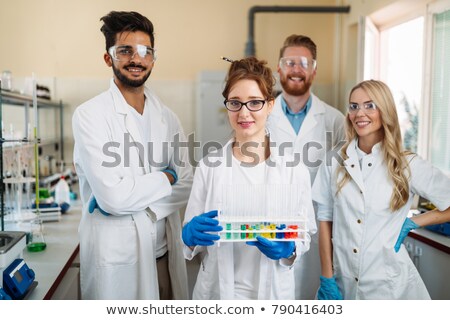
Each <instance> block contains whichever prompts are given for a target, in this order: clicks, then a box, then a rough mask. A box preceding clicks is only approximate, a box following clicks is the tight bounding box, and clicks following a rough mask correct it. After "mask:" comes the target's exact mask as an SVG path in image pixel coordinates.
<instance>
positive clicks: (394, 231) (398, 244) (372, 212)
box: [313, 80, 450, 299]
mask: <svg viewBox="0 0 450 320" xmlns="http://www.w3.org/2000/svg"><path fill="white" fill-rule="evenodd" d="M346 135H347V139H348V141H347V143H346V144H345V145H344V147H343V149H342V158H343V163H340V164H339V163H337V161H336V162H334V163H328V164H327V163H324V165H323V166H322V167H321V168H320V170H319V173H318V175H317V178H316V180H315V183H314V185H313V200H315V201H316V202H317V203H318V213H317V214H318V220H319V221H320V222H319V250H320V257H321V267H322V276H321V277H320V280H321V286H320V288H319V291H318V298H319V299H342V298H344V299H430V296H429V294H428V291H427V289H426V287H425V285H424V283H423V281H422V279H421V278H420V276H419V273H418V272H417V270H416V268H415V266H414V264H413V263H412V261H411V259H410V258H409V256H408V253H407V251H406V249H405V247H404V246H403V245H402V242H403V240H404V238H405V237H406V236H407V234H408V232H409V231H410V230H412V229H415V228H418V227H423V226H426V225H431V224H436V223H442V222H445V221H449V220H450V195H449V190H450V179H449V178H448V177H447V176H445V175H444V174H443V173H442V172H441V171H439V170H438V169H436V168H434V167H433V166H431V165H430V164H429V163H427V162H426V161H424V160H422V159H421V158H420V157H418V156H417V155H415V154H412V153H409V152H406V151H404V150H403V148H402V142H401V134H400V127H399V123H398V117H397V111H396V107H395V103H394V100H393V97H392V94H391V92H390V90H389V88H388V87H387V86H386V85H385V84H384V83H383V82H381V81H375V80H369V81H364V82H361V83H359V84H358V85H356V86H355V87H354V88H353V89H352V90H351V92H350V99H349V107H348V114H347V118H346ZM414 194H418V195H421V196H423V197H425V198H427V199H429V200H430V201H432V202H433V203H434V204H435V206H436V207H437V208H438V210H433V211H430V212H427V213H424V214H422V215H420V216H415V217H413V218H412V219H409V218H407V214H408V211H409V209H410V207H411V202H412V200H413V195H414ZM439 210H440V211H439Z"/></svg>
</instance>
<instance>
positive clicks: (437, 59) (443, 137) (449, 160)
mask: <svg viewBox="0 0 450 320" xmlns="http://www.w3.org/2000/svg"><path fill="white" fill-rule="evenodd" d="M432 32H433V38H432V39H433V45H432V52H431V61H432V62H431V65H432V66H431V68H432V69H431V70H432V72H431V90H430V91H431V92H430V105H431V119H430V120H431V121H430V122H431V123H430V139H429V150H430V151H429V152H430V160H431V162H432V163H433V164H434V165H435V166H436V167H438V168H439V169H441V170H443V171H445V172H448V173H450V9H449V10H447V11H444V12H441V13H436V14H433V28H432Z"/></svg>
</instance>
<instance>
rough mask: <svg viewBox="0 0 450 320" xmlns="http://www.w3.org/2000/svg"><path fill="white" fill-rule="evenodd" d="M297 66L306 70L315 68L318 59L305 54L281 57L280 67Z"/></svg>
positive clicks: (286, 68)
mask: <svg viewBox="0 0 450 320" xmlns="http://www.w3.org/2000/svg"><path fill="white" fill-rule="evenodd" d="M295 66H299V67H301V68H302V69H304V70H307V71H308V70H314V69H315V68H316V66H317V61H316V60H314V59H309V58H307V57H304V56H297V57H283V58H281V59H280V68H281V69H284V70H291V69H294V67H295Z"/></svg>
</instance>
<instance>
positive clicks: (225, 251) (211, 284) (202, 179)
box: [184, 141, 317, 300]
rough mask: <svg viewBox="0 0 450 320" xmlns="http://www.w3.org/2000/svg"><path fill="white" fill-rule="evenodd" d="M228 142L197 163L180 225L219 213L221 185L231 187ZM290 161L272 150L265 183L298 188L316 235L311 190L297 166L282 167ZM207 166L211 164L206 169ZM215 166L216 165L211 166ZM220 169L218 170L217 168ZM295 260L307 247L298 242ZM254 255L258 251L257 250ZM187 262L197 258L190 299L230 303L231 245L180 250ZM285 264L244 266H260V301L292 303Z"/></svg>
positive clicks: (291, 285) (290, 276) (289, 273)
mask: <svg viewBox="0 0 450 320" xmlns="http://www.w3.org/2000/svg"><path fill="white" fill-rule="evenodd" d="M231 146H232V143H231V141H230V142H228V144H226V145H225V146H224V148H223V149H221V151H220V152H221V153H222V154H220V152H219V154H218V156H217V157H215V156H212V155H208V156H206V157H205V158H204V159H202V161H201V162H200V163H199V167H198V168H197V170H196V172H195V176H194V183H193V185H192V191H191V195H190V197H189V202H188V206H187V208H186V216H185V221H184V223H187V222H189V221H190V220H191V219H192V218H193V217H194V216H196V215H199V214H202V213H204V212H209V211H211V210H218V209H220V202H221V199H222V194H221V190H222V188H221V186H224V185H230V184H232V181H233V180H232V171H233V169H232V166H231V163H232V159H231V157H232V155H231V153H232V151H231ZM287 159H289V158H288V157H279V156H277V155H276V150H271V156H270V160H271V161H272V162H274V163H276V166H272V167H268V169H267V170H266V178H265V181H266V182H267V183H268V184H287V183H292V184H298V185H299V186H300V188H301V190H304V192H303V194H302V196H303V197H302V201H303V203H304V204H305V206H306V208H307V213H308V219H309V220H308V228H309V232H310V233H315V232H316V231H317V227H316V221H315V216H314V209H313V206H312V200H311V194H310V192H311V185H310V183H309V173H308V170H307V169H306V168H305V167H304V166H303V165H302V164H301V163H300V164H298V165H297V166H289V165H287V164H286V161H289V160H287ZM208 162H209V164H207V163H208ZM211 164H216V165H211ZM217 164H220V165H217ZM296 245H297V258H296V260H295V261H294V264H295V262H296V261H297V260H301V259H302V258H301V257H300V256H301V255H302V254H303V253H304V252H306V251H307V250H308V249H309V242H306V243H305V244H302V243H299V242H297V243H296ZM255 250H258V249H257V248H255ZM184 252H185V257H186V259H189V260H191V259H192V258H193V257H194V256H195V255H197V254H200V256H201V260H202V261H201V266H200V270H199V273H198V276H197V281H196V283H195V287H194V292H193V299H217V300H218V299H221V300H229V299H234V298H235V294H234V262H233V258H234V256H233V243H232V242H231V243H230V242H228V243H226V242H225V243H221V244H220V246H218V245H217V243H216V244H215V245H213V246H207V247H202V246H197V247H195V248H194V250H193V251H191V249H190V248H189V247H187V246H185V248H184ZM283 260H285V259H280V260H277V261H275V260H271V259H269V258H267V257H266V256H265V255H264V254H261V258H260V260H259V261H249V264H248V267H249V268H252V265H253V264H255V263H259V264H260V274H259V283H258V284H257V287H258V299H294V298H295V295H294V293H295V282H294V273H293V271H294V270H293V268H292V265H288V264H286V262H284V261H283Z"/></svg>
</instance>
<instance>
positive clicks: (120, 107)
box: [110, 78, 150, 114]
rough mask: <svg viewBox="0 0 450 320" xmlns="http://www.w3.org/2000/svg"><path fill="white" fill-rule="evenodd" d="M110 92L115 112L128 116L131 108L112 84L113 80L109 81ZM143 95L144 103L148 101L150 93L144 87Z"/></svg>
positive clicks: (113, 83) (117, 88)
mask: <svg viewBox="0 0 450 320" xmlns="http://www.w3.org/2000/svg"><path fill="white" fill-rule="evenodd" d="M110 90H111V92H112V94H113V100H114V109H115V110H116V112H117V113H120V114H129V113H130V111H131V110H130V108H132V106H130V105H129V104H128V102H127V101H126V100H125V98H124V97H123V94H122V92H121V91H120V89H119V87H118V86H117V85H116V83H115V82H114V78H112V79H111V81H110ZM144 95H145V99H146V101H148V99H149V95H150V92H149V90H148V88H147V87H144Z"/></svg>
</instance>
